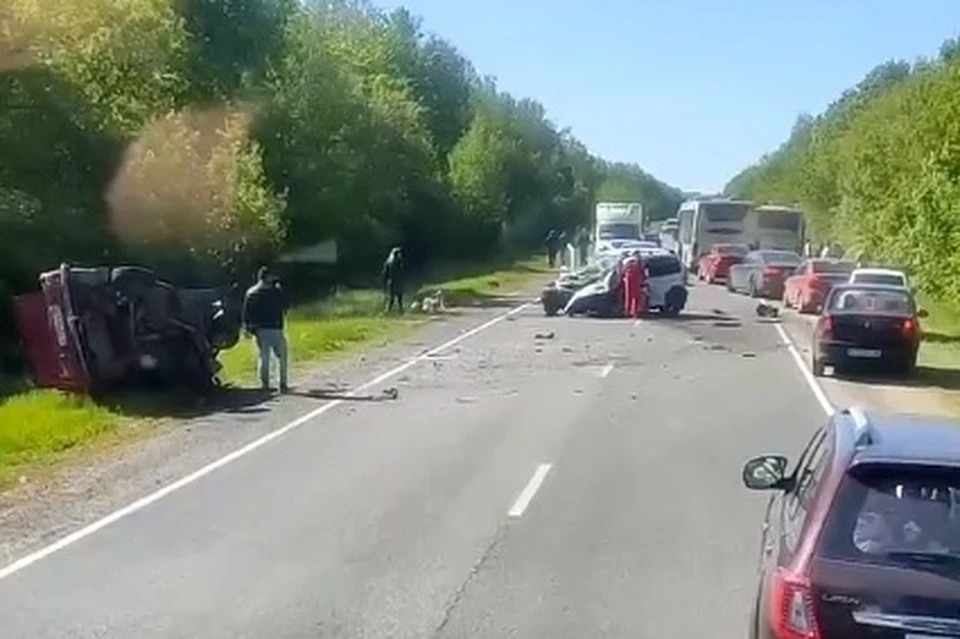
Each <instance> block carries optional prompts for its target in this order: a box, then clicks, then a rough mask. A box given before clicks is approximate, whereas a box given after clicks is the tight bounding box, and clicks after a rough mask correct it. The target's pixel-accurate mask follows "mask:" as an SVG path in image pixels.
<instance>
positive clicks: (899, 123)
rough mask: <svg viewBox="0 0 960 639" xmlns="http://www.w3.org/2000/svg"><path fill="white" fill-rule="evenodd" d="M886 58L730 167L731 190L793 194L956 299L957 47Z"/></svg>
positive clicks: (772, 197) (959, 179) (850, 240)
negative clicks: (931, 55) (820, 109)
mask: <svg viewBox="0 0 960 639" xmlns="http://www.w3.org/2000/svg"><path fill="white" fill-rule="evenodd" d="M958 50H960V49H958V46H957V41H956V40H951V41H948V42H947V43H945V44H944V45H943V47H942V48H941V53H940V56H939V57H938V58H937V59H936V60H922V61H919V62H917V63H915V64H913V65H911V64H908V63H905V62H899V61H895V62H888V63H886V64H883V65H880V66H878V67H877V68H876V69H874V70H873V71H871V72H870V73H869V74H868V75H867V76H866V77H865V78H864V79H863V80H862V81H861V82H860V83H859V84H858V85H857V86H856V87H854V88H853V89H850V90H848V91H847V92H845V93H844V94H843V95H842V96H841V97H840V99H838V100H837V101H836V102H834V103H833V104H831V105H830V107H829V108H828V109H827V110H826V111H825V112H824V113H823V114H821V115H819V116H817V117H809V116H802V117H801V118H799V119H798V121H797V123H796V125H795V126H794V128H793V131H792V133H791V135H790V137H789V139H788V140H787V141H786V142H785V143H784V144H783V145H782V146H781V147H780V148H779V149H777V150H776V151H775V152H773V153H771V154H769V155H767V156H765V157H763V158H762V159H761V160H760V161H759V162H758V163H757V164H755V165H754V166H751V167H749V168H747V169H746V170H744V171H743V172H741V173H740V174H739V175H737V176H736V177H734V178H733V179H732V180H731V181H730V183H729V184H728V185H727V187H726V192H727V194H729V195H735V196H741V197H748V198H752V199H755V200H759V201H764V202H778V203H799V204H800V205H801V206H802V207H803V209H804V211H805V213H806V215H807V218H808V222H809V225H810V228H811V229H812V230H813V232H814V234H815V235H816V236H817V237H818V238H819V239H822V240H828V239H830V240H837V241H840V242H841V243H842V244H843V245H845V246H847V247H849V248H851V249H853V250H854V251H857V252H861V251H862V252H863V253H864V254H865V255H866V256H867V257H868V258H869V259H870V260H872V261H876V262H884V263H890V264H895V265H899V266H902V267H903V268H906V269H908V270H909V271H910V272H911V273H912V274H913V276H914V277H915V278H916V281H917V284H918V285H919V286H920V288H921V289H922V290H923V291H924V292H925V293H927V294H928V295H931V296H935V297H937V298H940V299H945V300H948V301H951V302H960V252H958V251H957V248H958V247H960V209H958V202H960V57H958V55H957V52H958Z"/></svg>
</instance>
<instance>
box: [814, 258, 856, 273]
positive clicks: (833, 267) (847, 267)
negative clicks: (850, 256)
mask: <svg viewBox="0 0 960 639" xmlns="http://www.w3.org/2000/svg"><path fill="white" fill-rule="evenodd" d="M812 264H813V272H814V273H840V274H845V275H849V274H850V273H852V272H853V269H855V268H856V267H857V265H856V264H854V263H853V262H831V261H829V260H822V261H821V260H814V261H813V262H812Z"/></svg>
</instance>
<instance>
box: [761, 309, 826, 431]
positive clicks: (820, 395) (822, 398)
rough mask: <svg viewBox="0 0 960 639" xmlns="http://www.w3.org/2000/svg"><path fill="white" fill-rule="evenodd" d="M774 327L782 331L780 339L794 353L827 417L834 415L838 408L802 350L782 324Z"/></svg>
mask: <svg viewBox="0 0 960 639" xmlns="http://www.w3.org/2000/svg"><path fill="white" fill-rule="evenodd" d="M773 326H774V328H776V329H777V332H778V333H780V339H781V340H782V341H783V343H784V345H786V347H787V349H788V350H789V351H790V354H791V355H793V361H794V363H796V365H797V368H799V369H800V373H801V374H802V375H803V379H804V380H806V382H807V386H809V387H810V390H812V391H813V396H814V397H816V398H817V402H819V403H820V408H822V409H823V412H825V413H826V414H827V417H829V416H830V415H833V414H834V413H835V412H836V410H837V409H836V408H834V407H833V404H831V403H830V400H829V399H827V394H826V393H825V392H823V388H822V387H821V386H820V383H819V382H817V378H816V377H814V376H813V373H812V372H810V369H809V368H807V364H806V362H804V361H803V356H802V355H800V351H799V350H797V347H796V345H795V344H794V343H793V340H791V339H790V336H789V335H787V331H785V330H784V329H783V327H782V326H781V325H780V324H774V325H773Z"/></svg>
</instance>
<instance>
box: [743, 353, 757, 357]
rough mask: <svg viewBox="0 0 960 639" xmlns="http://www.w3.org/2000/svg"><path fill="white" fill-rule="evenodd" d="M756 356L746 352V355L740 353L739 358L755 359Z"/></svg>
mask: <svg viewBox="0 0 960 639" xmlns="http://www.w3.org/2000/svg"><path fill="white" fill-rule="evenodd" d="M756 356H757V354H756V353H749V352H747V353H740V357H748V358H753V357H756Z"/></svg>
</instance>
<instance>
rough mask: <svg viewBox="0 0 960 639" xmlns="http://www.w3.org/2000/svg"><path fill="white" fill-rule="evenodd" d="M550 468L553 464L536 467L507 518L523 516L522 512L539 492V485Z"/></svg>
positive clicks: (508, 512)
mask: <svg viewBox="0 0 960 639" xmlns="http://www.w3.org/2000/svg"><path fill="white" fill-rule="evenodd" d="M552 467H553V464H540V466H538V467H537V470H536V472H534V473H533V477H531V478H530V481H529V482H527V485H526V487H525V488H524V489H523V492H522V493H520V496H519V497H517V501H515V502H513V506H512V507H511V508H510V510H508V511H507V515H508V516H510V517H520V516H522V515H523V511H525V510H526V509H527V506H529V505H530V502H531V501H533V496H534V495H536V494H537V491H538V490H540V485H541V484H543V480H544V479H546V478H547V473H549V472H550V469H551V468H552Z"/></svg>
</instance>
